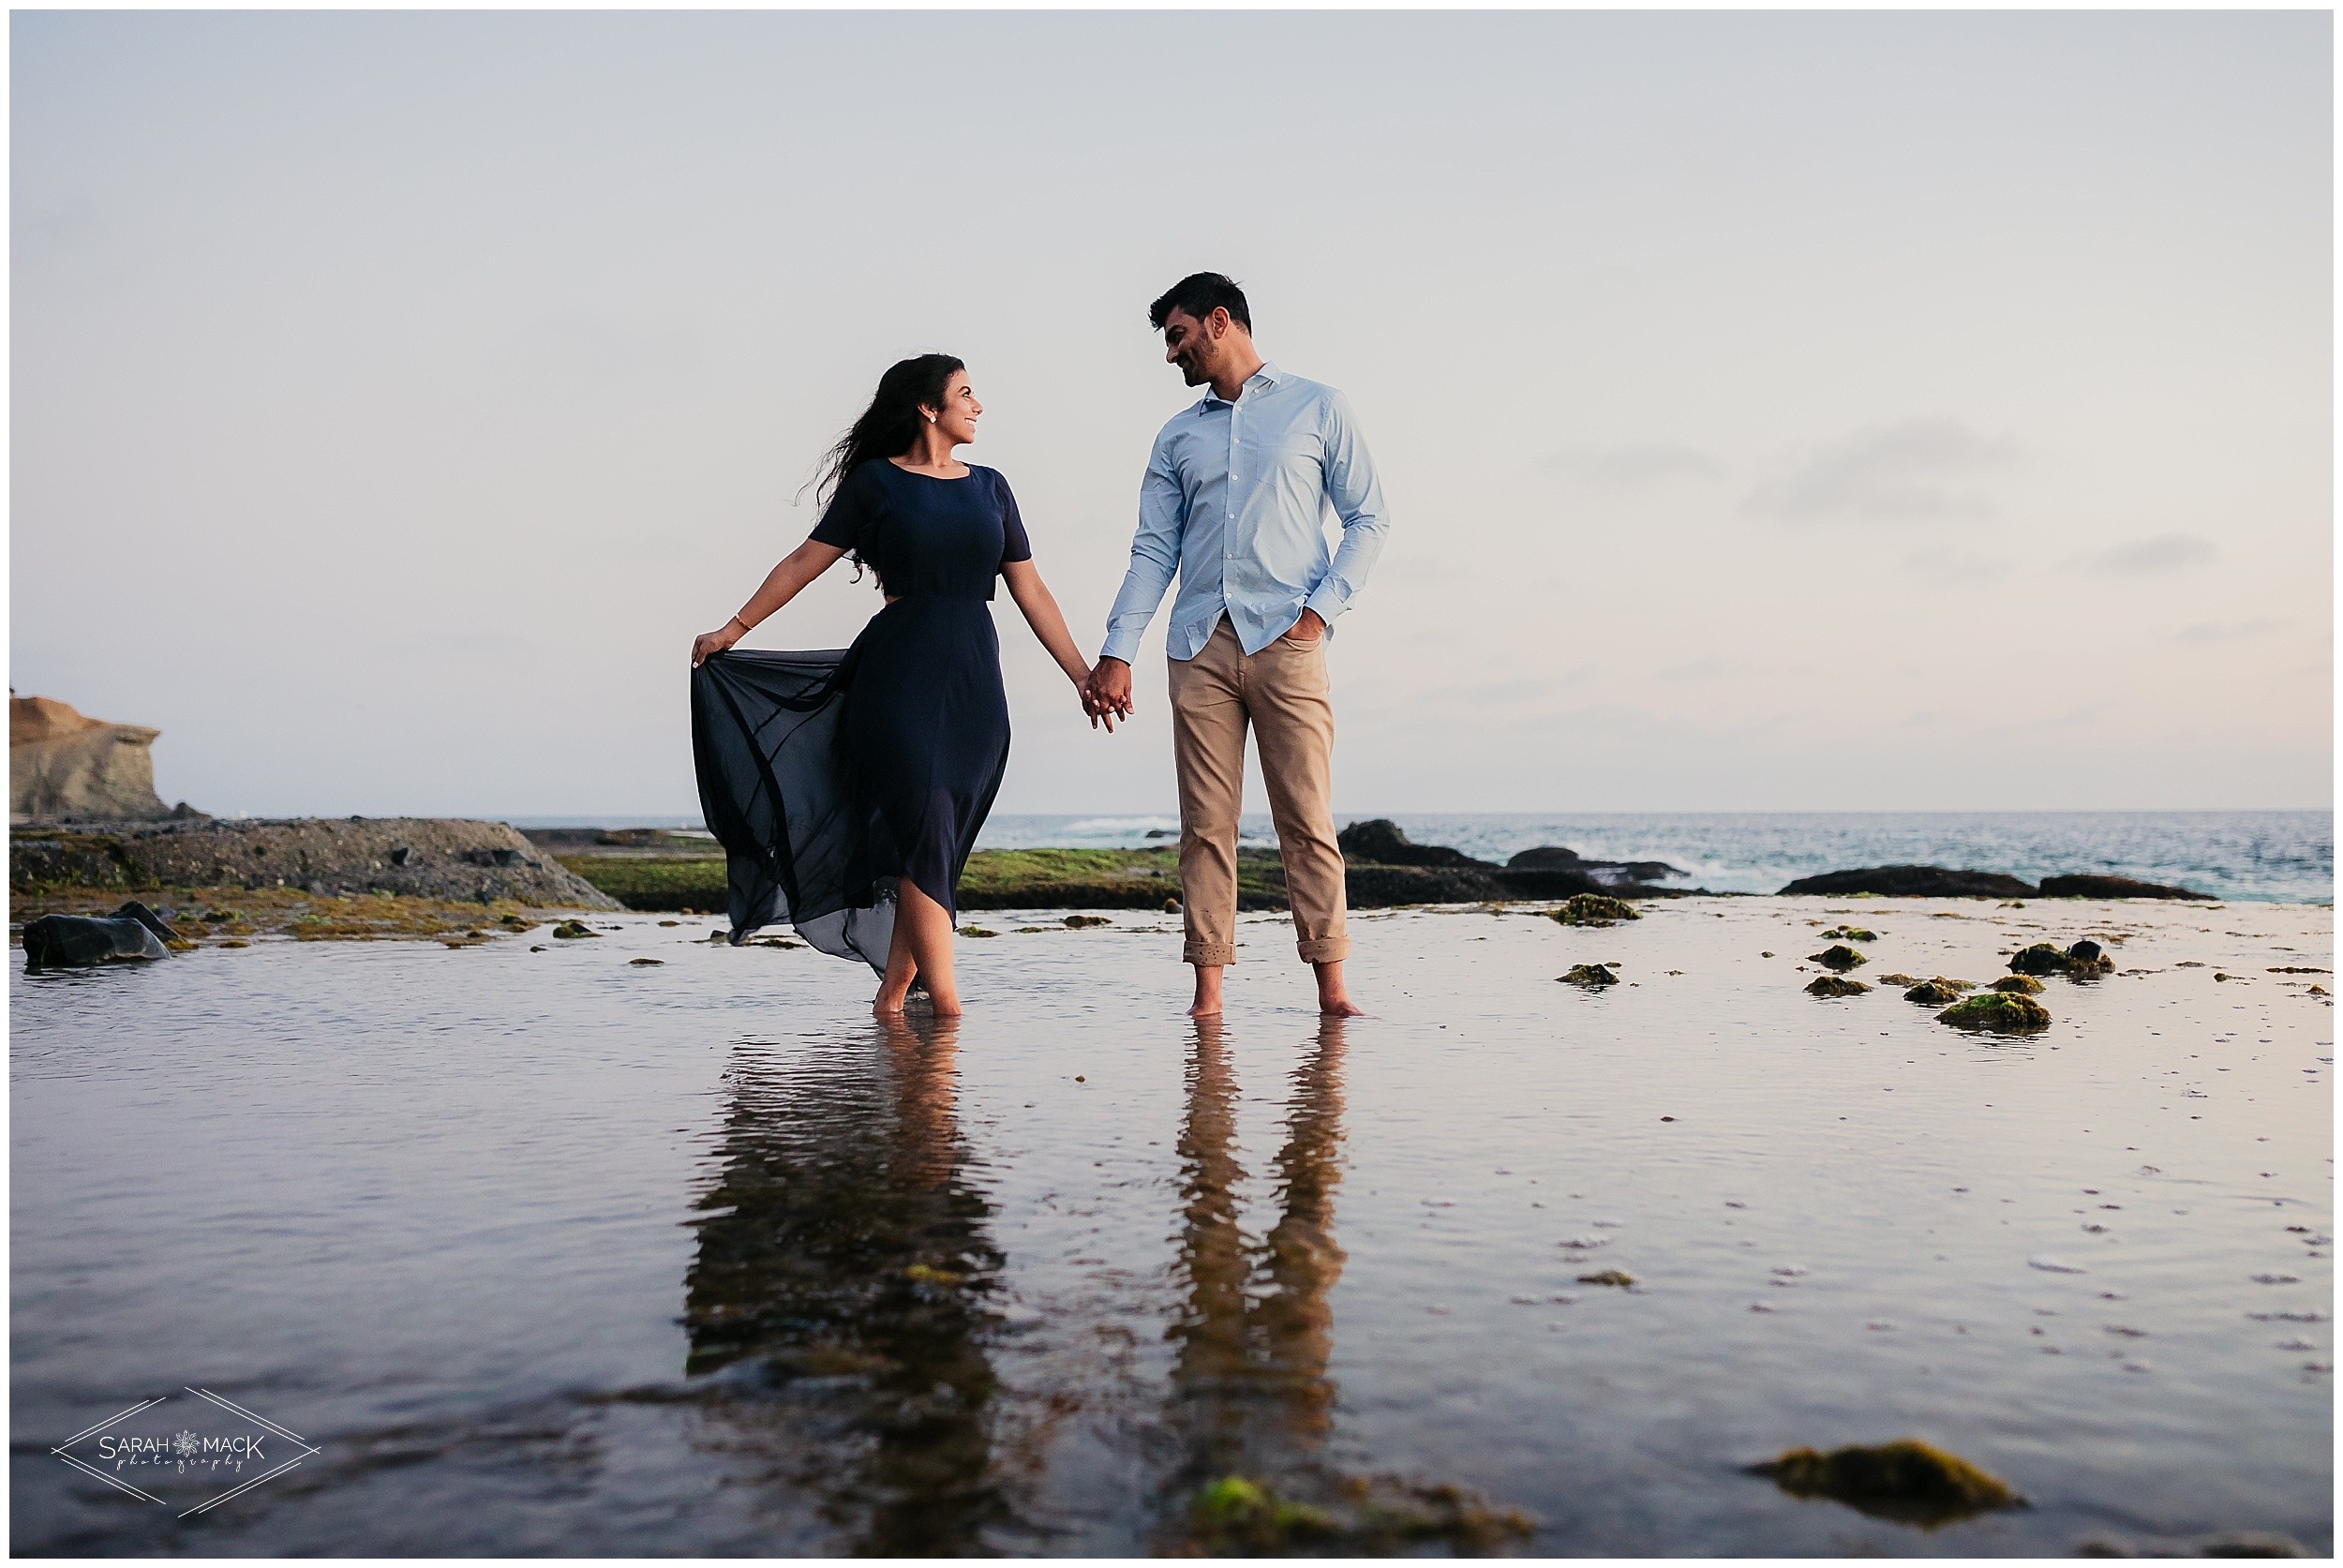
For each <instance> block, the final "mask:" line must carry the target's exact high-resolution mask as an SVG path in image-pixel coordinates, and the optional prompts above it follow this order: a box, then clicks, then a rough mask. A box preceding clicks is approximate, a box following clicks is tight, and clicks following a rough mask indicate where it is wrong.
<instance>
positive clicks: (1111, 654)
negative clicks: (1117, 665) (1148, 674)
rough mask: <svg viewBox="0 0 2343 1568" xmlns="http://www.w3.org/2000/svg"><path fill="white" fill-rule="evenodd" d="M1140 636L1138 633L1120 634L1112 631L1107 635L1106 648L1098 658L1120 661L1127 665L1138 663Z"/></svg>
mask: <svg viewBox="0 0 2343 1568" xmlns="http://www.w3.org/2000/svg"><path fill="white" fill-rule="evenodd" d="M1139 636H1140V635H1139V634H1138V633H1137V632H1120V631H1114V630H1112V629H1110V630H1109V631H1108V633H1107V641H1106V646H1105V647H1104V648H1101V649H1100V650H1098V657H1099V658H1101V659H1120V660H1122V661H1123V662H1124V663H1125V664H1127V665H1130V664H1136V663H1138V662H1139Z"/></svg>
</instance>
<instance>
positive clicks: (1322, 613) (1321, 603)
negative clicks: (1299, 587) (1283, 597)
mask: <svg viewBox="0 0 2343 1568" xmlns="http://www.w3.org/2000/svg"><path fill="white" fill-rule="evenodd" d="M1350 607H1351V596H1350V595H1349V594H1347V593H1345V592H1343V591H1342V590H1340V589H1338V588H1336V586H1335V584H1334V579H1333V578H1331V577H1329V578H1328V579H1327V580H1326V581H1324V582H1322V583H1320V584H1319V585H1318V588H1317V590H1316V591H1314V592H1313V593H1311V595H1310V596H1309V597H1308V598H1307V599H1305V600H1304V601H1302V608H1303V609H1306V610H1316V611H1317V612H1318V619H1319V620H1322V621H1324V622H1325V623H1326V624H1327V625H1329V626H1332V625H1333V624H1334V623H1335V617H1336V616H1338V615H1340V614H1341V613H1342V612H1343V611H1345V610H1347V609H1349V608H1350ZM1297 619H1298V614H1297Z"/></svg>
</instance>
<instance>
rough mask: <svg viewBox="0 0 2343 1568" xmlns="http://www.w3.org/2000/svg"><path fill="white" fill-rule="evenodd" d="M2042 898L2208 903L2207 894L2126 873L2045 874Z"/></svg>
mask: <svg viewBox="0 0 2343 1568" xmlns="http://www.w3.org/2000/svg"><path fill="white" fill-rule="evenodd" d="M2042 896H2043V897H2044V898H2186V899H2203V900H2205V901H2207V902H2208V903H2210V902H2212V900H2213V895H2212V894H2211V893H2200V892H2195V891H2192V890H2191V889H2186V888H2171V887H2167V886H2165V885H2164V884H2163V883H2161V882H2141V881H2138V880H2136V879H2134V878H2132V877H2128V876H2096V875H2078V876H2045V877H2044V878H2042Z"/></svg>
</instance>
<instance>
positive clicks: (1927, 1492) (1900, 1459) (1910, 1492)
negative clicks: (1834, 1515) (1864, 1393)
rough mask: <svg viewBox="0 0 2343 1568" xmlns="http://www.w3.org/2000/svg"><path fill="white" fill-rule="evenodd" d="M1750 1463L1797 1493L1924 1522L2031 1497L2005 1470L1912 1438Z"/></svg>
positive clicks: (1799, 1451)
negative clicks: (1994, 1470)
mask: <svg viewBox="0 0 2343 1568" xmlns="http://www.w3.org/2000/svg"><path fill="white" fill-rule="evenodd" d="M1750 1470H1751V1471H1752V1472H1753V1473H1754V1474H1758V1475H1765V1476H1770V1477H1771V1478H1772V1480H1773V1484H1774V1485H1775V1486H1779V1487H1781V1488H1782V1489H1783V1491H1785V1492H1787V1493H1789V1494H1790V1495H1791V1496H1792V1497H1800V1498H1811V1497H1824V1498H1829V1499H1830V1500H1831V1501H1835V1502H1843V1503H1845V1504H1846V1505H1847V1506H1848V1507H1850V1508H1855V1509H1858V1510H1860V1511H1861V1512H1863V1513H1866V1514H1873V1515H1877V1516H1880V1517H1883V1518H1892V1519H1902V1520H1904V1521H1906V1522H1909V1523H1912V1524H1918V1525H1921V1526H1923V1527H1933V1526H1935V1525H1940V1524H1948V1523H1950V1522H1951V1521H1952V1520H1955V1519H1964V1518H1968V1517H1970V1516H1973V1515H1977V1514H1983V1513H1987V1512H1990V1511H1992V1510H1993V1509H1997V1508H2022V1507H2024V1506H2025V1499H2023V1498H2022V1497H2020V1496H2019V1495H2018V1494H2017V1493H2016V1492H2014V1491H2012V1490H2011V1489H2010V1487H2009V1485H2008V1483H2007V1482H2005V1481H2003V1480H2001V1479H2000V1478H1999V1477H1997V1476H1994V1475H1990V1474H1988V1473H1987V1472H1986V1471H1982V1470H1979V1469H1978V1468H1977V1466H1975V1465H1973V1464H1971V1463H1969V1461H1968V1460H1966V1459H1963V1458H1962V1457H1961V1456H1959V1455H1958V1454H1948V1453H1947V1452H1946V1451H1945V1450H1943V1449H1941V1448H1938V1447H1936V1446H1934V1445H1933V1444H1932V1443H1925V1442H1919V1441H1914V1440H1912V1439H1909V1438H1907V1439H1903V1440H1902V1441H1897V1442H1883V1443H1878V1444H1873V1445H1862V1444H1850V1445H1849V1446H1847V1447H1845V1448H1834V1449H1832V1450H1831V1451H1830V1452H1828V1454H1824V1453H1819V1452H1817V1451H1816V1450H1814V1449H1812V1448H1792V1449H1788V1450H1786V1451H1784V1452H1783V1454H1782V1455H1781V1456H1778V1457H1776V1458H1773V1459H1769V1460H1768V1461H1766V1462H1765V1463H1763V1464H1758V1465H1752V1466H1750Z"/></svg>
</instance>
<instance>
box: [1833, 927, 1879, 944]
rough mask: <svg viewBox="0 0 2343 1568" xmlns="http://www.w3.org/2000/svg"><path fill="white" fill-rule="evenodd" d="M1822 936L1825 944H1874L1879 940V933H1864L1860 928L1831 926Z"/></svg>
mask: <svg viewBox="0 0 2343 1568" xmlns="http://www.w3.org/2000/svg"><path fill="white" fill-rule="evenodd" d="M1822 935H1823V940H1824V941H1826V942H1828V941H1834V940H1835V941H1840V942H1876V941H1878V940H1879V933H1877V932H1875V931H1866V930H1864V929H1863V928H1862V927H1861V926H1832V927H1831V928H1830V929H1829V930H1828V931H1826V932H1824V933H1822Z"/></svg>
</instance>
